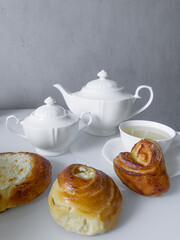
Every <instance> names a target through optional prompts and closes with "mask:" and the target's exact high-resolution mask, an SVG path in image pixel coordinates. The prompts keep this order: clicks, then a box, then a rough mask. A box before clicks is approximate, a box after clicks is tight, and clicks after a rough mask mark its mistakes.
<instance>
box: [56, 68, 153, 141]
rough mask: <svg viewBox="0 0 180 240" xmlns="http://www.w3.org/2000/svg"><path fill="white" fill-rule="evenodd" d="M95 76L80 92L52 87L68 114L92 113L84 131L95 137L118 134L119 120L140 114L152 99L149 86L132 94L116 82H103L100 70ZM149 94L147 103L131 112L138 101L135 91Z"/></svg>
mask: <svg viewBox="0 0 180 240" xmlns="http://www.w3.org/2000/svg"><path fill="white" fill-rule="evenodd" d="M97 76H98V77H99V78H98V79H96V80H92V81H90V82H88V83H87V84H86V86H84V87H83V88H82V89H81V90H80V91H78V92H75V93H71V92H69V91H68V90H65V89H64V88H63V87H62V86H61V85H60V84H55V85H54V87H56V88H57V89H58V90H59V91H60V92H61V94H62V95H63V97H64V99H65V102H66V104H67V106H68V107H69V109H70V110H71V112H73V113H75V114H76V115H78V116H80V114H81V113H82V112H84V111H85V112H90V113H91V114H92V124H91V125H90V126H89V127H88V128H87V130H86V132H88V133H89V134H91V135H96V136H110V135H114V134H115V133H116V132H118V126H119V124H120V123H122V122H123V121H125V120H127V119H129V118H131V117H133V116H135V115H137V114H139V113H140V112H142V111H144V110H145V109H146V108H147V107H149V105H150V104H151V102H152V100H153V90H152V88H151V87H150V86H146V85H141V86H139V87H138V88H137V89H136V91H135V94H134V95H132V94H130V93H128V92H126V91H125V89H124V88H123V87H121V86H119V84H118V82H115V81H112V80H109V79H107V73H106V72H105V71H104V70H102V71H101V72H99V73H98V74H97ZM141 89H146V90H148V91H149V94H150V95H149V100H148V101H147V103H146V104H145V105H144V106H143V107H141V108H140V109H139V110H137V111H135V112H133V105H134V103H135V102H136V100H137V99H140V98H141V97H140V96H139V91H141Z"/></svg>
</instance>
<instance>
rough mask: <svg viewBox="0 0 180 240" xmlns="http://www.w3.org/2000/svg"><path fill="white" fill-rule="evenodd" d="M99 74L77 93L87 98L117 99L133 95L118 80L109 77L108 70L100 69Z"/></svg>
mask: <svg viewBox="0 0 180 240" xmlns="http://www.w3.org/2000/svg"><path fill="white" fill-rule="evenodd" d="M97 76H98V77H99V78H98V79H95V80H92V81H90V82H88V83H87V84H86V85H85V86H84V87H83V88H82V89H81V91H79V92H78V94H77V95H79V96H81V97H85V98H94V99H116V100H117V99H118V100H124V99H126V98H130V97H132V95H131V94H129V93H126V92H125V91H124V88H123V87H120V86H119V83H118V82H115V81H113V80H110V79H107V72H105V71H104V70H102V71H100V72H99V73H98V74H97Z"/></svg>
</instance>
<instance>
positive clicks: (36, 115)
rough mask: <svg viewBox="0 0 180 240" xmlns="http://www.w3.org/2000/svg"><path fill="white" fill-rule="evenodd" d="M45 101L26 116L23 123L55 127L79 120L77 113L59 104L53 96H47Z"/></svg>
mask: <svg viewBox="0 0 180 240" xmlns="http://www.w3.org/2000/svg"><path fill="white" fill-rule="evenodd" d="M44 103H45V105H42V106H40V107H39V108H37V109H36V110H34V111H33V112H32V113H31V114H30V116H28V117H27V118H25V120H24V122H23V124H27V125H30V126H32V127H36V128H54V127H66V126H69V125H71V124H74V123H75V122H77V121H78V120H79V119H78V117H77V116H76V115H75V114H73V113H71V112H70V111H69V110H66V109H64V108H63V107H61V106H59V105H57V104H56V101H55V99H53V98H52V97H48V98H46V99H45V100H44Z"/></svg>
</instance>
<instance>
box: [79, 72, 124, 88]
mask: <svg viewBox="0 0 180 240" xmlns="http://www.w3.org/2000/svg"><path fill="white" fill-rule="evenodd" d="M97 76H98V77H99V78H98V79H96V80H92V81H90V82H88V83H87V84H86V86H85V87H84V89H86V90H93V89H94V90H110V89H112V90H113V89H117V88H119V85H118V83H117V82H115V81H112V80H109V79H107V72H105V71H104V70H102V71H100V72H99V73H98V74H97Z"/></svg>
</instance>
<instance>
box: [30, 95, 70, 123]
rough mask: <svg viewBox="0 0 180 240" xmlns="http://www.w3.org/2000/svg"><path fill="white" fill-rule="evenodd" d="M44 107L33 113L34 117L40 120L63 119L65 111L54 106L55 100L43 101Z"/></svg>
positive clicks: (50, 98) (47, 99)
mask: <svg viewBox="0 0 180 240" xmlns="http://www.w3.org/2000/svg"><path fill="white" fill-rule="evenodd" d="M44 103H45V105H43V106H40V107H39V108H37V109H36V110H35V111H34V113H33V114H34V116H35V117H37V118H41V119H46V118H54V117H63V116H65V115H66V110H65V109H64V108H63V107H61V106H59V105H57V104H56V100H55V99H53V98H52V97H48V98H46V99H45V100H44Z"/></svg>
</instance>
